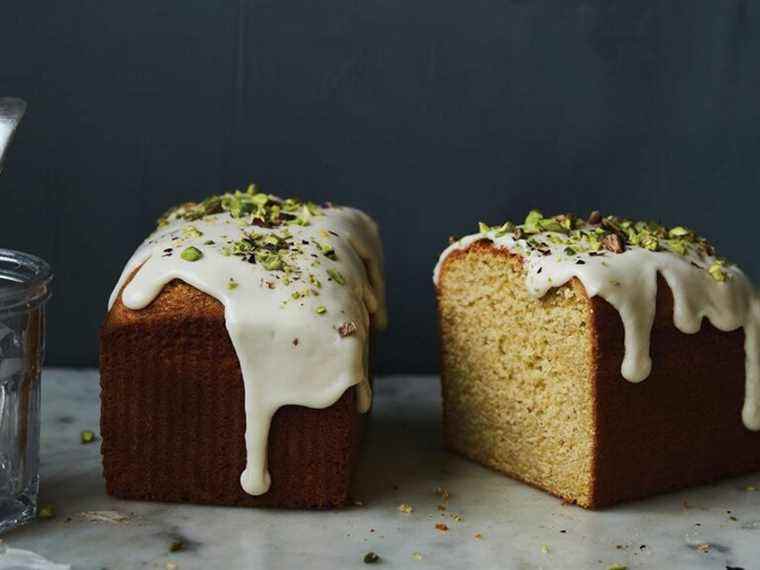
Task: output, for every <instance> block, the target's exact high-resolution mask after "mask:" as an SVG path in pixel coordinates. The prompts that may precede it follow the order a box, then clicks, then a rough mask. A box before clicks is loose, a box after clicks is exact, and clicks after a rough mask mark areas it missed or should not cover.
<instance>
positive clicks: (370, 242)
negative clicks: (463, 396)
mask: <svg viewBox="0 0 760 570" xmlns="http://www.w3.org/2000/svg"><path fill="white" fill-rule="evenodd" d="M322 212H323V215H319V216H314V217H313V218H312V219H311V223H310V225H308V226H298V225H290V226H280V227H276V228H273V229H267V228H260V227H255V226H246V227H241V225H240V224H239V220H236V219H233V218H232V217H230V216H229V214H227V213H226V212H224V213H221V214H215V215H211V216H206V217H205V218H202V219H199V220H195V221H193V222H185V221H174V222H171V223H170V224H169V225H167V226H165V227H162V228H159V229H158V230H157V231H156V232H155V233H154V234H153V235H151V236H150V237H149V238H148V239H147V240H146V241H145V242H144V243H143V244H142V245H141V246H140V247H139V248H138V250H137V251H136V252H135V254H134V255H133V256H132V258H131V259H130V260H129V262H128V263H127V265H126V267H125V268H124V271H123V272H122V275H121V277H120V279H119V281H118V283H117V284H116V287H115V289H114V291H113V293H112V294H111V298H110V301H109V308H110V307H111V306H113V304H114V302H115V300H116V299H117V297H118V295H119V294H121V298H122V302H123V303H124V305H125V306H126V307H128V308H129V309H134V310H139V309H142V308H144V307H147V306H148V305H149V304H150V303H151V302H152V301H153V299H155V298H156V296H157V295H158V294H159V293H160V292H161V289H162V288H163V287H164V285H166V284H167V283H169V282H170V281H172V280H173V279H180V280H182V281H184V282H186V283H188V284H190V285H192V286H193V287H195V288H197V289H199V290H201V291H203V292H204V293H207V294H208V295H210V296H212V297H214V298H216V299H218V300H219V301H220V302H221V303H222V304H223V305H224V309H225V311H224V314H225V322H226V326H227V331H228V332H229V335H230V338H231V340H232V344H233V346H234V347H235V351H236V353H237V356H238V359H239V361H240V368H241V371H242V375H243V382H244V388H245V415H246V429H245V443H246V448H247V465H246V468H245V471H244V472H243V473H242V475H241V477H240V482H241V485H242V487H243V489H244V490H245V491H246V492H247V493H249V494H251V495H261V494H263V493H266V492H267V490H268V489H269V485H270V476H269V472H268V470H267V438H268V433H269V425H270V422H271V419H272V416H273V415H274V413H275V412H276V411H277V409H278V408H280V407H281V406H285V405H300V406H307V407H310V408H325V407H328V406H330V405H332V404H333V403H334V402H335V401H337V400H338V399H339V398H340V397H341V396H342V395H343V393H344V392H345V391H346V389H348V388H349V387H351V386H355V385H356V386H357V388H358V389H357V394H358V401H359V402H358V404H359V409H360V411H361V412H366V411H367V410H368V409H369V407H370V404H371V398H372V394H371V389H370V386H369V381H368V366H367V344H368V335H369V326H370V318H369V315H370V314H373V318H374V323H375V325H376V326H377V327H379V328H382V327H384V326H385V322H386V312H385V289H384V283H383V274H382V249H381V244H380V237H379V233H378V230H377V226H376V225H375V223H374V222H373V221H372V220H371V219H370V218H369V217H368V216H367V215H365V214H364V213H362V212H360V211H359V210H355V209H352V208H344V207H340V208H337V207H335V208H328V209H324V210H322ZM188 226H192V227H194V228H195V229H197V230H199V231H200V232H202V236H200V237H188V232H187V231H186V230H187V227H188ZM286 228H287V230H288V231H289V232H290V233H291V234H292V236H293V240H292V243H293V244H294V245H295V246H297V247H299V248H301V249H303V250H304V253H303V254H302V255H298V256H296V257H295V258H294V259H293V260H292V261H291V262H290V263H291V265H292V266H294V267H295V268H297V270H299V271H300V272H301V273H302V274H303V276H304V277H305V276H308V275H309V274H313V275H314V276H315V277H316V278H317V279H318V280H319V281H320V282H321V287H320V288H317V287H316V286H310V285H309V281H308V279H306V278H303V279H301V280H298V281H293V282H291V283H290V284H288V285H286V284H285V283H284V277H285V274H284V273H283V272H281V271H268V270H266V269H264V268H263V267H262V266H261V265H260V264H258V263H257V264H251V263H248V262H246V261H244V260H243V259H241V258H240V257H237V256H234V255H233V256H229V255H227V256H225V255H224V254H223V247H224V246H226V245H228V244H229V243H231V242H235V241H237V240H240V239H241V238H242V237H243V235H244V234H243V231H244V230H247V231H255V232H256V233H258V234H269V233H275V234H278V235H281V234H282V233H283V231H284V230H285V229H286ZM328 232H329V233H328ZM209 240H212V241H214V242H215V243H214V245H206V242H207V241H209ZM315 240H316V241H317V242H319V243H326V242H328V243H329V244H331V245H332V246H333V247H334V249H335V253H336V257H337V259H336V260H332V259H328V258H327V257H325V256H323V255H318V254H317V253H315V252H316V251H317V250H316V247H315V246H314V245H313V242H314V241H315ZM304 241H306V242H310V244H309V245H307V244H304V243H303V242H304ZM191 245H192V246H195V247H197V248H198V249H200V250H201V251H202V252H203V257H202V258H201V259H200V260H198V261H195V262H189V261H185V260H183V259H182V258H181V257H180V252H181V251H182V250H183V249H184V248H186V247H188V246H191ZM168 248H172V249H173V253H172V255H170V256H167V255H166V253H165V252H164V250H165V249H168ZM312 254H314V255H312ZM365 266H366V269H365ZM138 268H139V269H138ZM328 268H331V269H335V270H338V271H339V272H340V273H341V275H342V276H343V277H344V278H345V281H346V283H345V285H339V284H337V283H335V282H334V281H333V280H331V279H330V278H329V277H328V275H327V269H328ZM135 270H137V273H136V274H135V276H134V278H133V279H132V281H130V282H129V284H128V285H127V286H126V287H124V285H125V283H126V282H127V280H128V279H129V276H130V275H132V273H133V272H134V271H135ZM230 279H233V280H234V281H235V282H236V283H237V284H238V286H237V287H236V288H235V289H230V288H229V287H228V284H229V282H230ZM122 288H123V291H122ZM305 289H310V290H315V291H317V292H318V296H313V295H309V296H306V297H301V298H299V299H293V297H292V294H293V293H294V292H295V291H302V290H305ZM319 306H324V307H325V308H326V309H327V311H326V313H324V314H317V307H319ZM345 322H353V323H354V324H355V325H356V332H355V333H354V334H352V335H350V336H346V337H342V336H341V335H340V334H339V333H338V327H339V326H340V325H341V324H342V323H345ZM296 339H297V342H296Z"/></svg>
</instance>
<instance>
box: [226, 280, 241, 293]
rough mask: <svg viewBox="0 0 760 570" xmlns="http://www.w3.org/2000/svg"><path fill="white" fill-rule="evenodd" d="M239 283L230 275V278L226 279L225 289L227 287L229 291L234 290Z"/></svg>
mask: <svg viewBox="0 0 760 570" xmlns="http://www.w3.org/2000/svg"><path fill="white" fill-rule="evenodd" d="M239 285H240V284H239V283H238V282H237V281H235V280H234V279H233V278H232V277H230V280H229V281H227V289H229V290H230V291H234V290H235V289H237V288H238V286H239Z"/></svg>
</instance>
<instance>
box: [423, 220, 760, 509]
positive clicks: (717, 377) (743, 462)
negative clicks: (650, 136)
mask: <svg viewBox="0 0 760 570" xmlns="http://www.w3.org/2000/svg"><path fill="white" fill-rule="evenodd" d="M486 259H488V260H495V259H501V268H500V269H498V268H497V269H496V270H495V271H494V270H493V268H491V267H489V266H490V265H493V264H494V262H493V261H487V262H483V260H486ZM463 260H464V261H463ZM472 260H474V261H472ZM484 279H485V280H486V281H488V280H489V279H491V280H493V279H496V281H497V282H498V283H499V285H498V286H495V287H494V286H490V287H483V280H484ZM434 282H435V283H436V286H437V293H438V300H439V315H440V322H441V337H442V356H443V363H442V376H443V383H444V387H443V391H444V398H445V399H446V398H450V397H451V394H452V391H451V390H450V387H451V386H452V384H453V385H454V386H455V390H454V391H453V394H454V396H453V397H454V400H455V401H456V400H457V398H458V393H459V392H461V391H462V390H467V389H468V388H467V385H468V384H471V385H472V384H473V382H472V380H470V379H467V378H464V376H467V375H466V374H465V375H463V374H461V373H457V372H458V371H457V368H456V366H457V362H459V361H462V360H463V359H464V360H465V361H467V359H468V357H469V356H468V353H477V351H478V349H477V348H475V349H473V348H472V346H477V345H478V344H484V342H483V339H482V338H480V337H483V336H485V337H486V338H487V337H488V336H489V335H494V334H496V335H499V334H509V333H511V331H513V330H514V328H515V327H514V325H515V322H517V323H518V325H520V326H521V328H523V329H527V330H530V331H531V333H530V334H529V335H527V336H526V335H525V334H522V335H517V336H515V335H514V334H512V335H511V337H512V339H513V340H514V341H515V342H513V346H512V348H513V350H514V351H515V352H517V353H518V357H517V358H523V359H524V358H526V355H527V357H528V358H532V357H534V356H535V355H538V356H539V357H540V358H539V359H540V360H541V362H540V364H539V365H538V368H539V369H541V370H542V371H544V372H545V373H544V374H543V378H542V377H541V375H539V376H538V377H534V378H533V379H532V383H531V381H530V380H531V378H530V374H527V373H526V372H525V370H521V371H520V375H518V376H519V377H518V380H519V381H518V382H517V385H518V386H519V388H518V389H515V390H514V391H513V392H512V393H510V392H509V391H508V390H504V389H502V390H501V393H500V394H499V396H501V397H502V399H503V397H504V396H506V397H508V398H512V399H514V402H510V403H509V404H507V405H504V404H503V403H502V404H501V405H502V407H511V408H515V407H517V408H518V409H517V410H516V411H517V414H518V416H517V418H518V419H517V420H515V417H506V415H505V417H502V418H501V420H498V421H497V420H493V418H492V420H493V421H491V422H490V423H489V422H483V425H482V426H481V429H480V431H481V432H482V433H477V432H473V437H472V441H466V442H463V441H462V437H461V436H458V435H457V434H456V432H457V431H458V430H460V429H462V428H466V429H465V431H467V425H466V424H467V422H468V421H470V420H468V419H466V418H482V417H483V414H482V412H481V408H482V407H483V406H482V405H461V406H459V407H458V409H457V410H456V413H449V412H448V408H449V407H450V406H449V403H448V402H444V410H445V416H446V420H447V423H450V424H451V425H450V426H447V441H449V440H452V439H453V440H454V443H453V444H451V443H449V445H450V446H452V447H454V448H455V449H457V450H458V451H461V452H463V453H465V454H466V455H468V456H470V457H473V458H475V459H477V460H479V461H481V462H483V463H485V464H487V465H490V466H495V467H497V468H499V469H500V470H502V471H505V472H507V473H508V474H511V475H512V476H515V477H517V478H520V479H523V480H526V481H528V482H530V483H533V484H535V485H537V486H539V487H541V488H544V489H546V490H548V491H549V492H552V493H554V494H557V495H559V496H562V497H564V498H565V499H567V500H571V501H574V502H577V503H578V504H580V505H582V506H585V507H590V508H599V507H603V506H606V505H610V504H613V503H616V502H619V501H624V500H629V499H635V498H640V497H644V496H647V495H651V494H654V493H658V492H663V491H667V490H672V489H677V488H682V487H685V486H688V485H693V484H697V483H703V482H708V481H712V480H714V479H717V478H719V477H722V476H726V475H732V474H738V473H743V472H748V471H752V470H756V469H760V415H759V414H760V393H759V392H758V380H760V376H758V362H759V354H760V346H758V338H760V337H759V335H758V333H759V331H760V328H759V327H758V325H759V324H760V314H759V313H758V299H757V295H756V293H755V291H754V289H753V288H752V285H751V284H750V283H749V281H748V280H747V278H746V277H745V276H744V274H743V273H742V272H741V270H739V269H738V268H737V267H736V266H734V265H731V264H729V263H728V262H726V261H725V260H723V259H722V258H719V257H717V256H716V254H715V250H714V248H713V246H712V245H711V244H710V243H709V242H707V240H705V239H704V238H702V237H700V236H698V235H697V234H696V233H695V232H693V231H692V230H689V229H688V228H684V227H681V226H677V227H674V228H670V229H668V228H665V227H663V226H660V225H658V224H655V223H653V222H635V221H630V220H625V219H621V218H616V217H614V216H609V217H607V218H603V217H602V216H600V215H599V214H598V213H594V214H592V216H591V217H590V218H589V220H588V221H583V220H579V219H577V218H575V217H574V216H572V215H570V214H565V215H560V216H554V217H551V218H546V217H544V216H542V215H541V213H540V212H538V211H533V212H531V213H530V214H529V215H528V217H527V218H526V221H525V223H524V224H522V225H519V226H518V225H515V224H511V223H509V222H507V223H505V224H504V225H502V226H496V227H489V226H487V225H485V224H482V223H481V225H480V232H479V233H478V234H473V235H471V236H467V237H466V238H463V239H461V240H458V241H456V242H454V243H453V245H451V246H450V247H449V248H448V249H447V250H446V251H445V252H444V253H443V254H442V255H441V259H440V261H439V263H438V265H437V267H436V270H435V274H434ZM569 291H574V293H569ZM526 295H527V298H526ZM557 295H560V296H562V297H567V298H571V299H572V300H571V302H570V303H571V305H572V304H575V305H578V306H581V307H584V308H583V309H580V310H581V312H582V313H583V314H585V324H584V326H583V329H584V330H583V331H580V330H577V331H568V332H567V335H568V338H572V339H573V340H572V341H571V345H575V346H578V347H583V350H584V351H585V352H586V354H588V355H589V358H588V363H589V365H588V366H587V367H586V368H583V367H582V366H580V365H577V364H576V365H575V371H576V372H577V373H576V374H575V377H574V378H570V379H569V381H570V382H571V383H572V382H575V383H576V384H577V386H579V387H580V391H581V393H582V394H581V395H580V399H579V400H578V401H576V402H573V403H572V405H575V406H578V407H583V406H584V405H585V404H586V403H587V402H588V401H589V400H590V401H591V413H590V416H591V422H592V425H593V427H592V429H591V430H587V431H586V437H581V438H576V440H575V442H574V444H575V445H581V446H582V447H583V448H584V449H586V450H589V449H590V450H591V461H590V463H589V462H588V461H586V462H585V463H584V462H576V463H575V464H574V466H573V469H575V470H576V471H577V472H576V473H575V474H574V478H575V479H576V480H581V481H583V484H582V485H581V486H580V488H579V487H577V486H576V488H574V489H573V488H571V487H570V486H569V485H568V481H571V480H572V479H573V476H571V477H570V478H567V477H565V478H559V479H560V482H561V484H558V478H557V477H553V476H552V475H553V473H556V471H554V472H553V471H552V469H548V470H545V472H544V473H541V474H540V476H538V477H536V473H535V472H536V470H537V467H536V466H538V468H540V467H542V466H545V465H546V463H547V458H546V449H545V448H541V447H539V448H537V449H536V450H534V452H533V457H530V456H529V454H528V459H527V461H528V463H530V462H533V463H535V465H533V466H532V467H531V466H530V465H528V467H531V468H532V471H533V472H531V471H530V470H526V468H525V466H521V465H519V464H516V463H515V462H514V456H515V454H516V453H520V452H521V449H522V448H524V447H525V444H524V441H527V442H529V443H530V442H532V441H535V439H536V435H535V432H536V430H535V429H534V426H531V425H530V424H528V423H526V422H525V421H524V420H523V419H522V418H520V417H519V414H520V413H522V412H521V410H520V409H519V408H520V406H523V404H524V401H525V400H528V401H531V400H532V399H535V393H536V392H537V390H544V388H543V384H544V383H545V382H552V381H554V378H552V375H555V376H556V370H557V366H556V363H557V362H558V358H562V359H566V353H567V348H566V347H563V346H562V344H561V343H555V346H556V349H546V350H544V351H543V352H541V351H538V352H537V351H536V349H535V345H536V343H538V344H539V345H540V346H544V347H545V346H546V345H547V342H546V339H545V331H544V330H543V326H536V325H535V324H531V323H539V324H541V323H543V322H544V321H545V320H546V318H547V315H548V314H551V311H552V309H551V308H550V307H549V306H548V305H546V304H545V303H544V302H543V301H549V302H551V301H552V299H553V297H555V296H557ZM515 303H516V304H517V306H516V307H515ZM565 309H567V307H565ZM526 311H527V312H528V313H529V315H528V316H527V317H526V316H525V315H524V313H526ZM509 312H515V313H516V314H515V315H509V314H506V315H505V314H504V313H509ZM452 315H454V318H452ZM493 315H499V318H498V319H494V318H493ZM468 320H470V321H473V322H474V323H475V325H476V326H475V327H472V326H471V325H468ZM479 324H480V325H481V326H482V327H483V328H486V329H492V328H495V330H496V332H494V331H487V332H486V333H480V332H479V331H478V325H479ZM468 326H469V328H468ZM576 326H578V328H580V326H579V325H576ZM459 336H461V337H462V339H463V340H462V339H458V337H459ZM486 343H487V340H486ZM452 353H453V354H454V355H453V356H452ZM499 358H501V359H502V360H504V359H505V357H504V355H503V351H502V355H501V356H497V358H496V359H497V360H498V359H499ZM515 358H516V357H506V359H507V360H509V359H512V360H514V359H515ZM493 359H494V356H493V354H483V355H480V356H479V358H474V359H473V358H470V361H471V362H470V366H471V368H474V369H476V373H475V374H471V376H473V377H475V378H477V377H478V375H479V374H480V375H485V376H489V375H490V376H492V377H494V376H495V377H498V375H499V371H498V370H495V367H493V366H491V365H490V364H489V361H490V360H493ZM489 367H490V368H489ZM477 369H479V370H477ZM452 371H454V372H455V373H454V374H452V373H451V372H452ZM494 371H496V374H494ZM483 373H485V374H483ZM571 376H572V375H571ZM526 378H527V379H528V380H529V381H528V382H525V381H524V380H525V379H526ZM564 381H565V380H562V381H561V382H564ZM492 383H493V380H492ZM463 387H464V388H463ZM469 389H473V390H481V391H482V390H485V392H487V391H488V387H486V388H485V389H484V388H482V387H480V386H475V387H473V386H470V388H469ZM492 399H493V398H492ZM459 401H460V402H461V401H464V400H462V399H461V398H459ZM455 403H456V402H455ZM559 405H561V403H560V402H559V401H556V400H555V401H549V402H547V406H548V408H549V409H554V408H556V407H557V406H559ZM528 410H529V411H530V412H531V413H533V411H532V409H530V408H528ZM514 411H515V410H512V412H513V413H514ZM587 416H588V414H587ZM463 418H465V419H463ZM516 421H518V422H521V423H520V424H519V429H517V430H516V437H514V438H512V439H511V440H505V441H506V443H505V444H504V445H503V446H502V448H501V449H500V450H499V453H498V454H497V455H498V457H497V458H496V459H494V458H493V457H489V454H488V453H485V454H484V453H481V452H479V445H480V444H479V441H478V438H480V439H481V440H482V439H486V440H487V439H488V438H491V437H494V435H495V436H496V437H500V434H501V433H502V432H503V431H504V430H505V426H506V428H509V426H510V422H512V423H515V422H516ZM564 423H565V425H560V424H552V423H550V422H549V423H547V424H546V425H545V428H546V434H545V437H546V438H548V439H550V440H555V441H558V442H561V443H564V442H566V438H564V437H563V436H562V435H561V434H563V433H565V432H566V431H567V428H568V425H571V426H573V427H576V426H577V424H573V423H572V420H571V421H569V422H568V421H567V420H565V421H564ZM589 433H590V434H591V436H590V437H589V436H588V434H589ZM449 434H453V436H450V435H449ZM457 439H458V440H459V441H456V440H457ZM502 439H503V438H502ZM490 455H493V453H492V454H490ZM510 462H511V463H510ZM515 467H517V469H515ZM570 471H572V469H571V470H570ZM547 475H548V476H547Z"/></svg>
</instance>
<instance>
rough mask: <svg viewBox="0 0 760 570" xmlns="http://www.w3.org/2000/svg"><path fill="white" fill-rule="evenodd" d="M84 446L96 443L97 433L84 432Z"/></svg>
mask: <svg viewBox="0 0 760 570" xmlns="http://www.w3.org/2000/svg"><path fill="white" fill-rule="evenodd" d="M81 440H82V444H84V445H86V444H88V443H92V442H93V441H95V432H92V431H90V430H84V431H83V432H82V434H81Z"/></svg>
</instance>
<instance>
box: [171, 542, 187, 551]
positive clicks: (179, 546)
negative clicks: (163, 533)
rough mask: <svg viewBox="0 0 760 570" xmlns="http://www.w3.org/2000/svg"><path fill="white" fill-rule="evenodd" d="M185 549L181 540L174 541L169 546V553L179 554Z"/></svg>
mask: <svg viewBox="0 0 760 570" xmlns="http://www.w3.org/2000/svg"><path fill="white" fill-rule="evenodd" d="M184 549H185V543H184V542H182V541H181V540H175V541H174V542H172V543H171V544H170V545H169V552H181V551H183V550H184Z"/></svg>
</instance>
